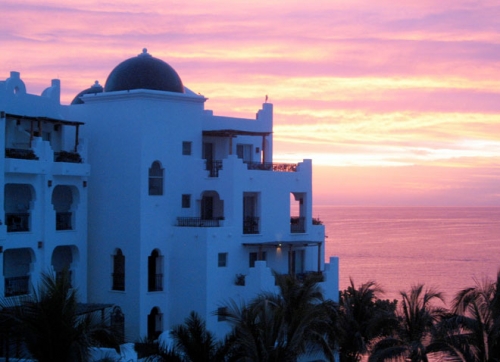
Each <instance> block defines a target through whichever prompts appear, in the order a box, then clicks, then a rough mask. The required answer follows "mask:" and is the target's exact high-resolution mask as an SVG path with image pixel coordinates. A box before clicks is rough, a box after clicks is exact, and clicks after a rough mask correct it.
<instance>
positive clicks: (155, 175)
mask: <svg viewBox="0 0 500 362" xmlns="http://www.w3.org/2000/svg"><path fill="white" fill-rule="evenodd" d="M149 194H150V195H153V196H154V195H163V168H161V164H160V162H158V161H155V162H153V164H152V165H151V168H150V169H149Z"/></svg>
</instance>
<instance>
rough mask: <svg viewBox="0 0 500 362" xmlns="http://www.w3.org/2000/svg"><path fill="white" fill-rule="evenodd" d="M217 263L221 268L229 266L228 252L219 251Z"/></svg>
mask: <svg viewBox="0 0 500 362" xmlns="http://www.w3.org/2000/svg"><path fill="white" fill-rule="evenodd" d="M217 265H218V266H219V268H224V267H226V266H227V253H219V257H218V261H217Z"/></svg>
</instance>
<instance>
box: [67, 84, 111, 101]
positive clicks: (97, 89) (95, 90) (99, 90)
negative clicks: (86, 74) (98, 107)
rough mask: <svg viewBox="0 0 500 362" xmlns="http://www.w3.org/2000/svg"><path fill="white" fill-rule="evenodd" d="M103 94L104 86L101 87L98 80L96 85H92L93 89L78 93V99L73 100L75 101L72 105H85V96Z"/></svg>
mask: <svg viewBox="0 0 500 362" xmlns="http://www.w3.org/2000/svg"><path fill="white" fill-rule="evenodd" d="M102 92H103V88H102V85H100V84H99V82H98V81H97V80H96V81H95V83H94V84H92V87H90V88H87V89H84V90H82V91H81V92H80V93H78V94H77V95H76V97H75V98H73V100H72V101H71V104H83V101H82V99H81V97H82V96H84V95H85V94H96V93H102Z"/></svg>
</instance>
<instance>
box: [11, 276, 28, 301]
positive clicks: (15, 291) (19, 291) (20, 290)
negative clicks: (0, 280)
mask: <svg viewBox="0 0 500 362" xmlns="http://www.w3.org/2000/svg"><path fill="white" fill-rule="evenodd" d="M29 284H30V277H29V276H28V275H25V276H20V277H10V278H5V296H6V297H14V296H16V295H23V294H28V293H29Z"/></svg>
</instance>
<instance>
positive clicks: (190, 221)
mask: <svg viewBox="0 0 500 362" xmlns="http://www.w3.org/2000/svg"><path fill="white" fill-rule="evenodd" d="M177 226H185V227H186V226H187V227H206V228H209V227H219V226H220V218H215V219H202V218H201V217H178V218H177Z"/></svg>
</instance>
